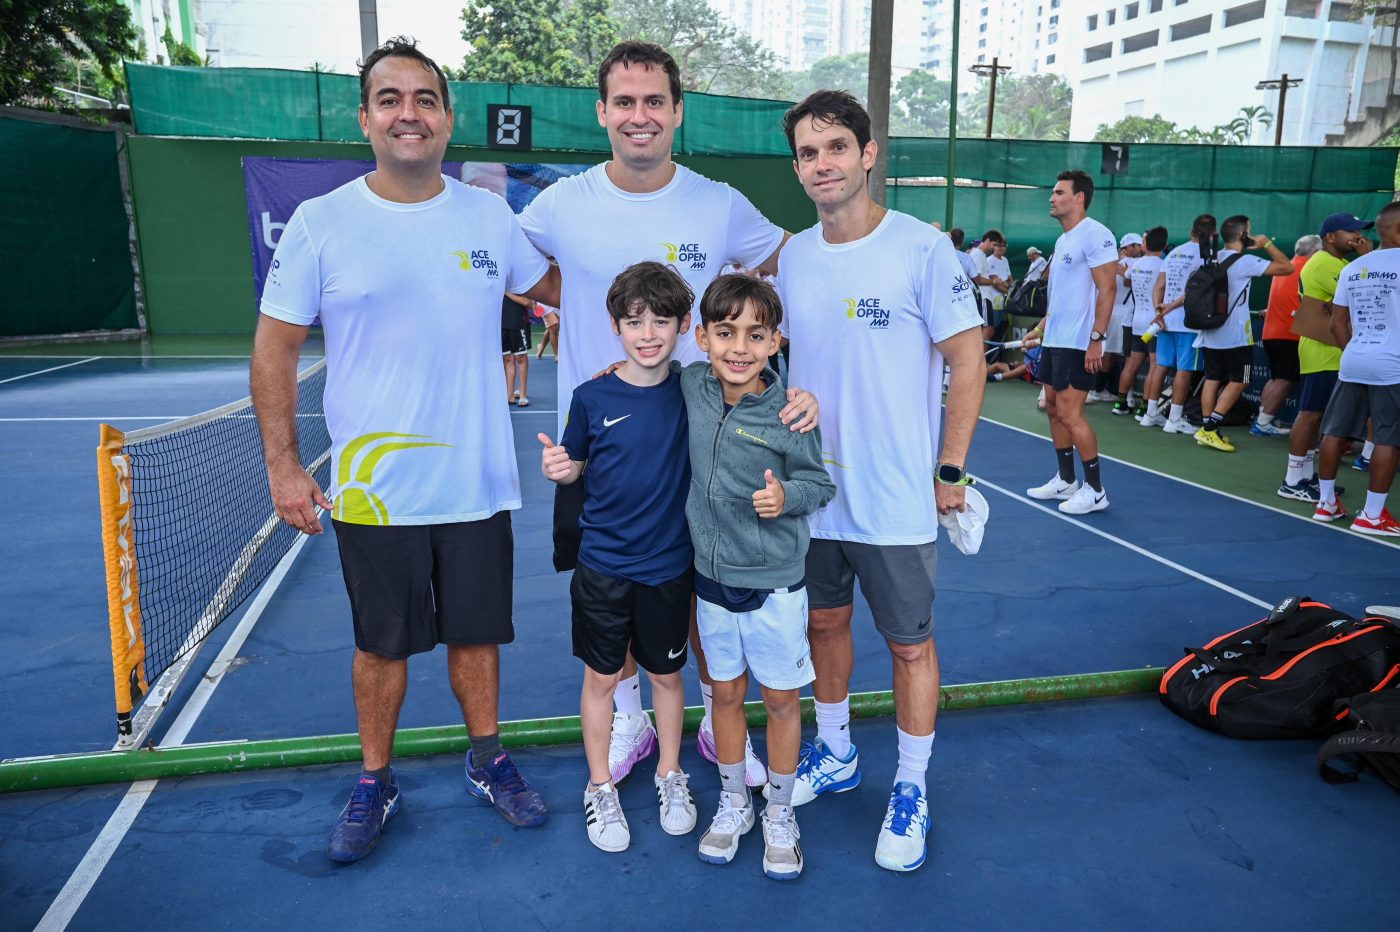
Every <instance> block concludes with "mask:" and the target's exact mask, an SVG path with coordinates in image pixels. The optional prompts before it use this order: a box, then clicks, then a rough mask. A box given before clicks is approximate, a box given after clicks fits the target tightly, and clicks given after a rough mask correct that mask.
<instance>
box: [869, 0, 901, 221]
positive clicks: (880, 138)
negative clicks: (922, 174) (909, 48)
mask: <svg viewBox="0 0 1400 932" xmlns="http://www.w3.org/2000/svg"><path fill="white" fill-rule="evenodd" d="M893 41H894V0H871V3H870V75H869V81H868V84H867V86H868V91H867V100H866V106H867V107H868V108H869V110H870V135H871V137H872V138H873V139H874V140H875V164H874V165H873V166H871V168H870V197H871V199H872V200H874V201H875V203H877V204H879V205H880V206H881V207H883V206H884V205H885V183H886V181H887V179H888V178H889V148H890V58H891V51H890V46H891V44H892V43H893Z"/></svg>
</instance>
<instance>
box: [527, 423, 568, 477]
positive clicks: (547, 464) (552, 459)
mask: <svg viewBox="0 0 1400 932" xmlns="http://www.w3.org/2000/svg"><path fill="white" fill-rule="evenodd" d="M536 439H537V440H539V442H540V443H542V444H544V452H543V453H541V454H540V472H542V473H544V477H545V478H546V479H548V480H549V481H550V482H571V481H573V473H574V464H573V461H572V460H570V459H569V451H568V450H566V449H564V448H563V447H561V446H558V445H557V444H555V442H554V441H553V440H550V439H549V435H548V434H537V435H536Z"/></svg>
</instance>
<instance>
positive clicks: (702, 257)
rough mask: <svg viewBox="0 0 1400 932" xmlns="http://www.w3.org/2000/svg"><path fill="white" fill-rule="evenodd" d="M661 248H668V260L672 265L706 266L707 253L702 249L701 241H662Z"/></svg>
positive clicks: (698, 267) (692, 267) (691, 267)
mask: <svg viewBox="0 0 1400 932" xmlns="http://www.w3.org/2000/svg"><path fill="white" fill-rule="evenodd" d="M661 248H662V249H664V250H666V261H667V262H669V263H671V264H672V265H679V266H685V267H687V268H690V269H695V270H700V269H704V268H705V264H706V258H707V254H706V253H704V252H702V251H701V249H700V244H699V243H662V244H661Z"/></svg>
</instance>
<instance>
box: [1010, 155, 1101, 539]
mask: <svg viewBox="0 0 1400 932" xmlns="http://www.w3.org/2000/svg"><path fill="white" fill-rule="evenodd" d="M1093 198H1094V179H1093V178H1091V177H1090V176H1089V174H1088V173H1087V172H1084V171H1080V170H1078V169H1074V170H1071V171H1062V172H1060V174H1059V176H1058V177H1057V178H1056V180H1055V187H1054V189H1053V190H1052V191H1051V192H1050V216H1052V217H1054V218H1055V219H1056V220H1058V221H1059V222H1060V228H1061V229H1063V230H1064V232H1063V233H1061V234H1060V238H1059V239H1057V240H1056V241H1055V259H1054V262H1053V265H1052V267H1051V269H1050V296H1049V307H1048V310H1047V311H1046V314H1045V319H1044V320H1042V321H1041V322H1040V323H1039V324H1037V325H1036V326H1035V329H1033V330H1031V331H1030V333H1029V334H1027V337H1028V338H1029V340H1030V345H1031V346H1034V345H1036V344H1037V343H1039V344H1042V345H1043V346H1044V349H1043V350H1042V351H1041V353H1040V370H1039V372H1038V373H1037V380H1038V381H1040V382H1041V383H1042V384H1043V385H1044V386H1045V413H1046V415H1047V416H1048V417H1049V418H1050V439H1051V441H1052V442H1053V443H1054V445H1055V460H1056V465H1057V471H1056V473H1055V475H1054V476H1052V477H1051V479H1050V481H1049V482H1046V483H1045V484H1044V485H1038V486H1036V487H1035V488H1032V489H1027V490H1026V494H1027V495H1029V496H1030V497H1031V498H1038V499H1042V500H1051V499H1060V500H1061V501H1060V511H1062V512H1064V513H1065V514H1071V515H1084V514H1089V513H1090V512H1094V511H1102V510H1104V509H1105V508H1107V507H1108V493H1107V492H1105V491H1104V488H1103V482H1102V481H1101V479H1100V473H1099V439H1098V437H1097V436H1096V435H1095V434H1094V428H1093V427H1091V426H1090V425H1089V421H1088V419H1086V418H1085V417H1084V400H1085V398H1086V397H1087V396H1088V394H1089V392H1090V390H1092V389H1093V387H1094V376H1095V375H1096V374H1097V373H1098V372H1099V371H1100V370H1101V369H1102V368H1103V355H1104V341H1105V340H1106V339H1107V337H1108V334H1107V333H1106V331H1107V330H1108V326H1109V321H1110V320H1111V319H1112V317H1113V302H1114V298H1115V296H1116V295H1117V293H1118V291H1117V284H1116V283H1115V279H1116V278H1117V275H1118V250H1117V248H1116V247H1115V246H1114V237H1113V231H1111V230H1109V228H1108V227H1106V226H1104V225H1103V224H1102V223H1099V222H1098V221H1097V220H1095V219H1093V218H1092V217H1090V216H1089V204H1090V203H1091V202H1092V201H1093ZM1075 450H1078V451H1079V461H1080V464H1081V465H1082V466H1083V468H1084V483H1083V485H1081V484H1080V483H1079V482H1078V481H1076V480H1075V478H1074V451H1075Z"/></svg>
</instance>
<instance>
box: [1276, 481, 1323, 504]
mask: <svg viewBox="0 0 1400 932" xmlns="http://www.w3.org/2000/svg"><path fill="white" fill-rule="evenodd" d="M1319 494H1320V493H1319V491H1318V485H1317V480H1316V479H1299V480H1298V481H1297V482H1289V481H1288V480H1287V479H1285V480H1283V482H1280V483H1279V487H1278V497H1279V498H1293V499H1297V500H1298V501H1300V502H1311V503H1312V504H1314V505H1316V504H1317V497H1318V495H1319Z"/></svg>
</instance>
